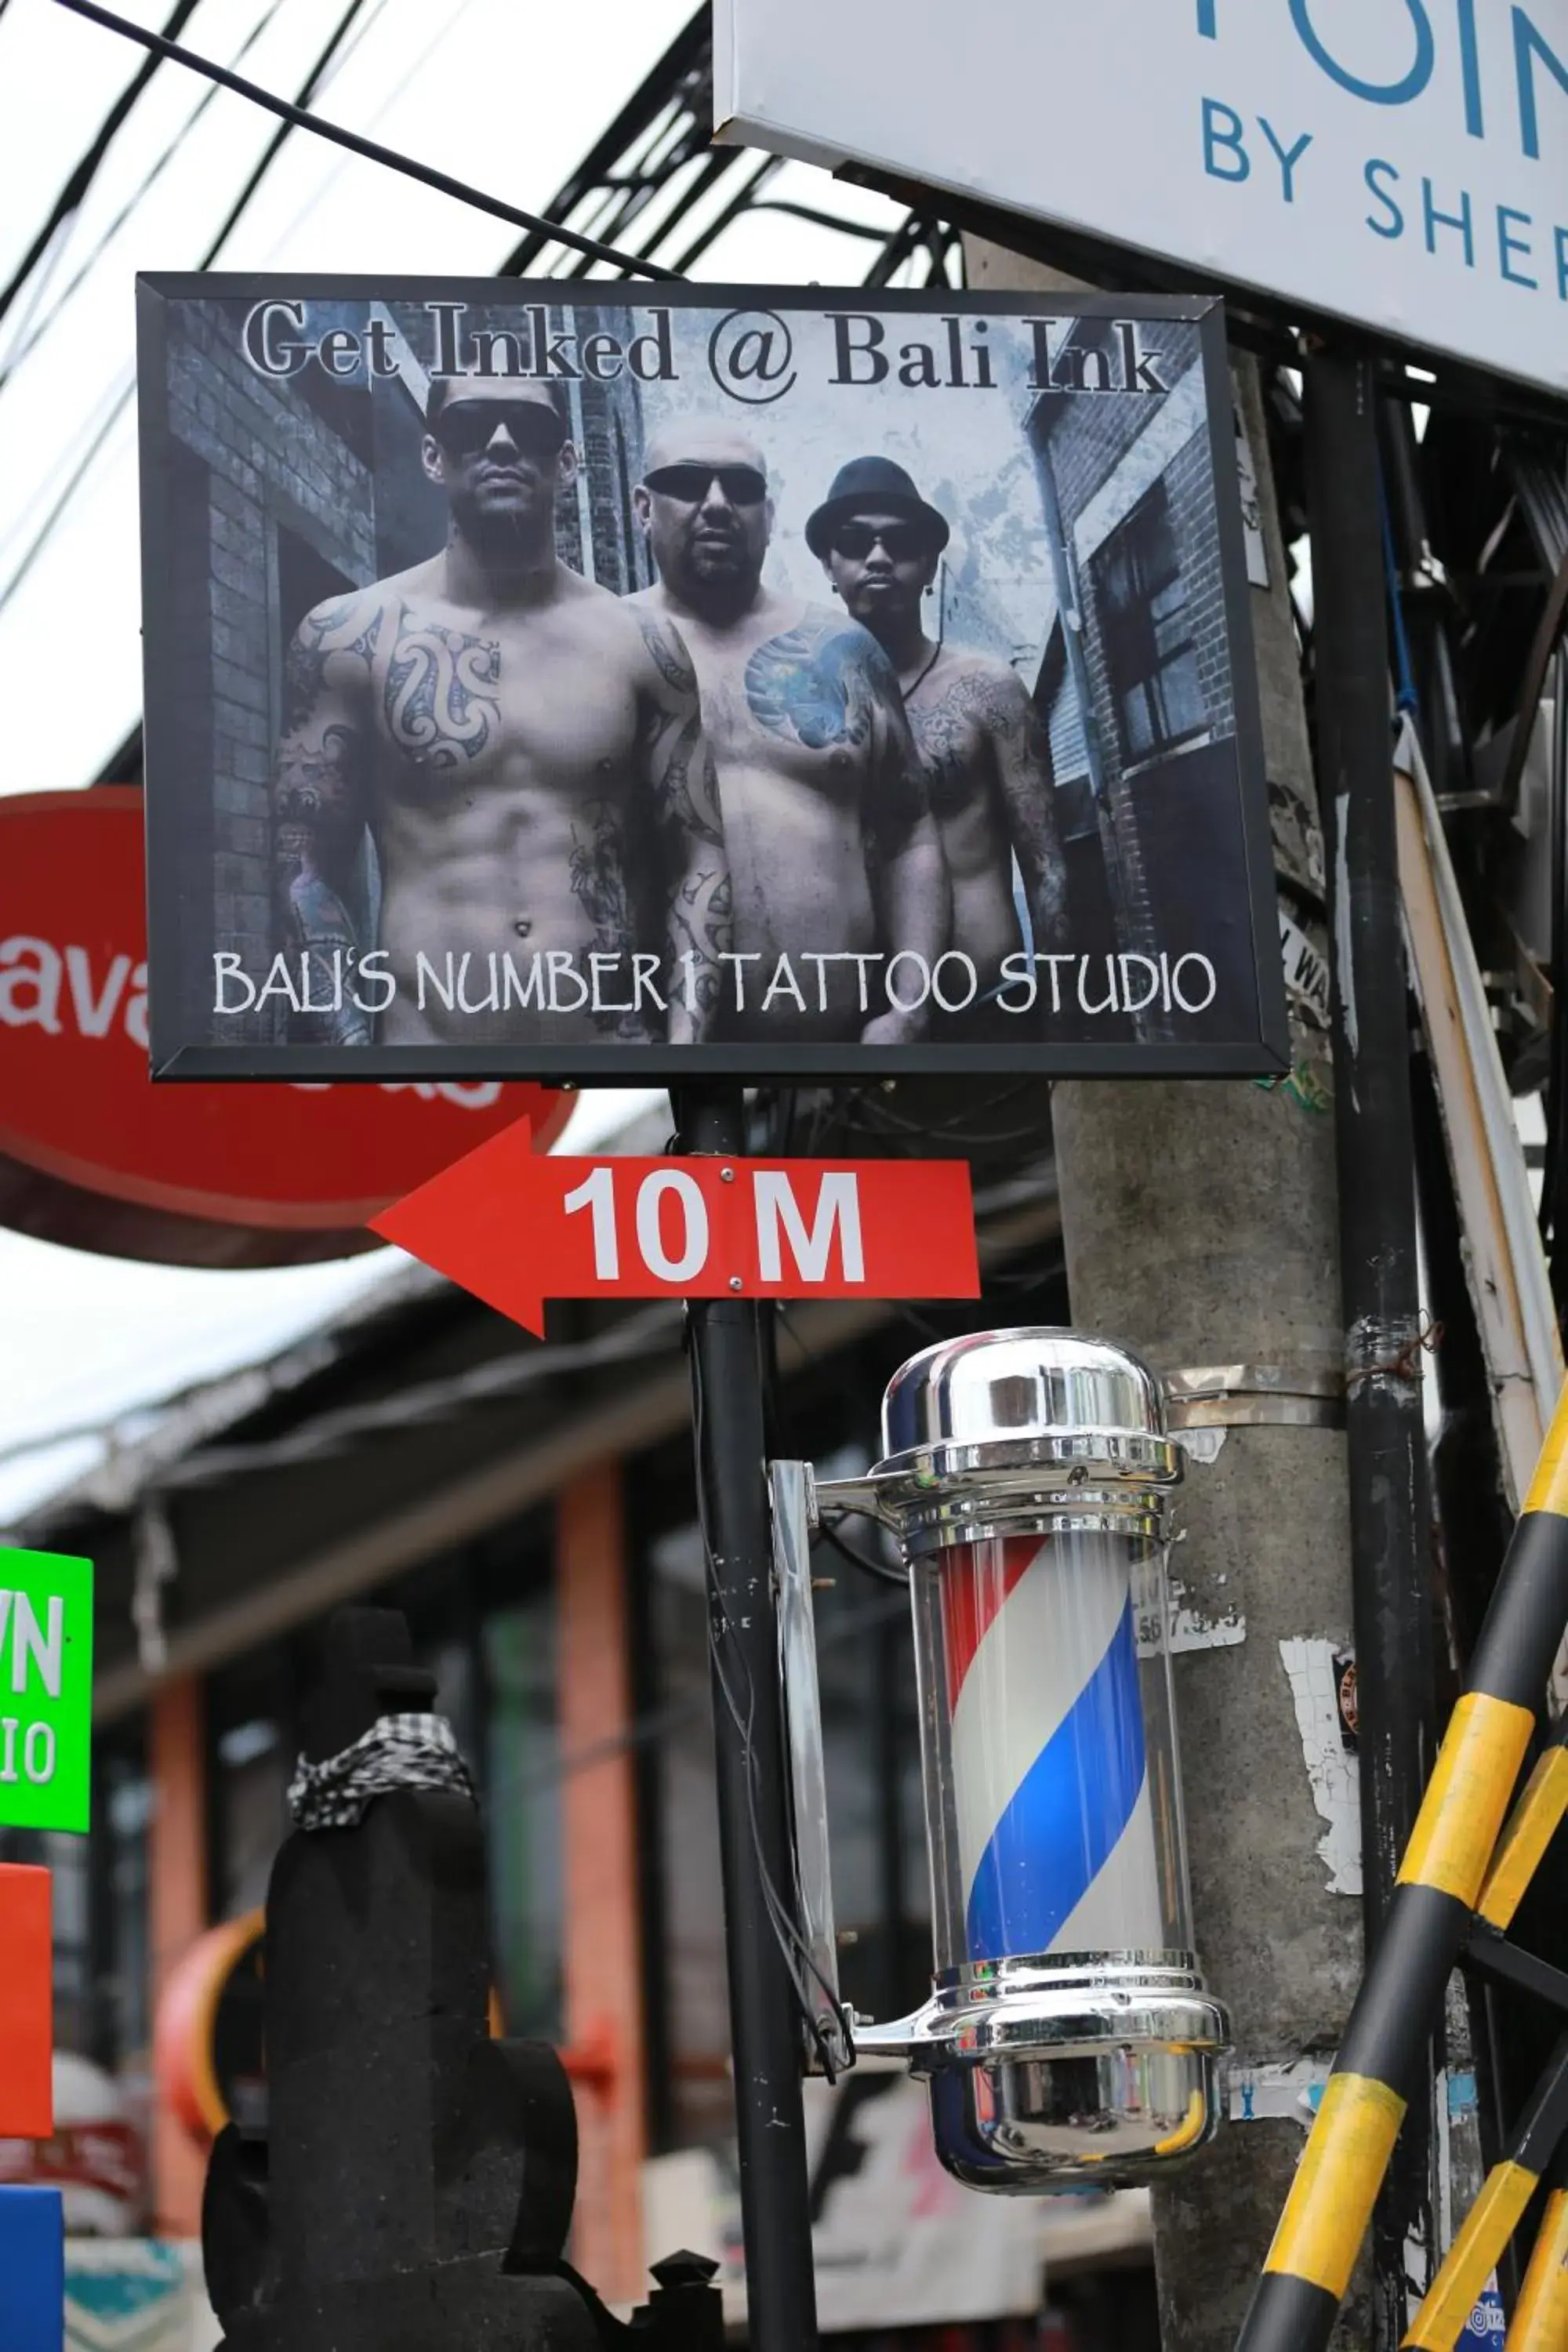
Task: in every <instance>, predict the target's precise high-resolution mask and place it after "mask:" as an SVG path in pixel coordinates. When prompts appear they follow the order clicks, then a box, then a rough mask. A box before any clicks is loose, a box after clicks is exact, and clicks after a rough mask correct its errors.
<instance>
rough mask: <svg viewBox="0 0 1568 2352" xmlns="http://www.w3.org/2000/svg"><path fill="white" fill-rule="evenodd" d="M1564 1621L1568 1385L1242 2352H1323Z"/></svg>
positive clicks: (1567, 1613)
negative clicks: (1468, 1685) (1468, 1684)
mask: <svg viewBox="0 0 1568 2352" xmlns="http://www.w3.org/2000/svg"><path fill="white" fill-rule="evenodd" d="M1565 1622H1568V1388H1564V1391H1563V1395H1562V1397H1561V1398H1560V1399H1559V1400H1558V1405H1557V1411H1556V1412H1555V1414H1554V1415H1553V1417H1552V1427H1551V1429H1550V1431H1549V1432H1548V1433H1547V1438H1546V1444H1545V1445H1544V1446H1543V1448H1542V1455H1541V1461H1540V1464H1539V1465H1538V1467H1537V1469H1536V1473H1535V1476H1534V1479H1533V1480H1532V1482H1531V1488H1530V1492H1529V1494H1528V1495H1527V1496H1525V1501H1524V1509H1523V1510H1522V1512H1521V1515H1520V1517H1519V1520H1518V1522H1517V1524H1516V1526H1515V1528H1514V1531H1513V1536H1512V1539H1511V1541H1510V1544H1509V1548H1508V1553H1507V1557H1506V1558H1505V1559H1504V1561H1503V1564H1502V1570H1501V1573H1500V1576H1499V1578H1498V1585H1497V1591H1495V1592H1494V1593H1493V1595H1492V1600H1491V1605H1490V1607H1489V1610H1488V1612H1487V1617H1486V1622H1485V1624H1484V1625H1483V1626H1482V1628H1481V1633H1480V1639H1479V1642H1478V1643H1477V1644H1476V1653H1475V1657H1474V1659H1473V1661H1472V1664H1471V1670H1470V1687H1469V1688H1468V1691H1467V1692H1466V1694H1465V1696H1464V1697H1463V1698H1461V1699H1460V1701H1459V1703H1458V1706H1456V1707H1455V1709H1454V1713H1453V1716H1452V1718H1451V1719H1450V1722H1449V1725H1448V1728H1447V1733H1446V1734H1445V1736H1444V1739H1443V1745H1442V1748H1440V1750H1439V1751H1438V1756H1437V1762H1436V1769H1434V1771H1433V1774H1432V1778H1431V1780H1430V1782H1429V1783H1428V1785H1427V1789H1426V1796H1425V1798H1424V1799H1423V1801H1422V1805H1421V1811H1420V1813H1419V1815H1418V1816H1417V1819H1416V1822H1415V1829H1414V1831H1413V1832H1412V1833H1411V1838H1410V1843H1409V1845H1408V1847H1407V1849H1406V1851H1405V1859H1404V1861H1403V1863H1402V1864H1401V1865H1400V1869H1399V1876H1398V1880H1397V1882H1396V1884H1395V1886H1394V1901H1393V1904H1392V1906H1391V1907H1390V1909H1389V1914H1388V1919H1387V1924H1386V1925H1385V1927H1384V1932H1383V1937H1382V1940H1381V1942H1380V1943H1379V1945H1378V1948H1377V1950H1376V1952H1375V1953H1374V1954H1373V1958H1372V1961H1371V1963H1370V1965H1369V1966H1368V1969H1367V1972H1366V1975H1365V1977H1364V1978H1363V1980H1362V1988H1361V1991H1360V1992H1359V1994H1358V1995H1357V1997H1356V2002H1355V2007H1354V2008H1353V2010H1352V2011H1351V2020H1350V2023H1349V2025H1348V2026H1347V2028H1346V2030H1345V2038H1344V2041H1343V2042H1342V2045H1341V2049H1340V2053H1339V2057H1338V2060H1337V2062H1336V2064H1335V2067H1334V2071H1333V2073H1332V2074H1331V2076H1330V2078H1329V2081H1328V2084H1327V2085H1326V2086H1325V2088H1324V2092H1323V2098H1322V2104H1321V2106H1320V2107H1319V2110H1318V2114H1317V2116H1316V2118H1315V2120H1314V2122H1313V2125H1312V2129H1311V2132H1310V2136H1309V2137H1308V2141H1307V2147H1306V2150H1305V2153H1304V2154H1303V2156H1302V2158H1301V2162H1300V2168H1299V2169H1298V2171H1297V2174H1296V2178H1295V2179H1294V2181H1293V2182H1292V2183H1291V2187H1290V2193H1289V2197H1288V2198H1287V2200H1286V2202H1285V2210H1284V2212H1283V2214H1282V2215H1281V2216H1280V2221H1279V2228H1278V2230H1277V2231H1275V2233H1274V2242H1273V2244H1272V2246H1271V2247H1270V2248H1269V2250H1268V2260H1267V2262H1266V2263H1265V2265H1264V2271H1263V2275H1262V2277H1261V2278H1260V2279H1259V2280H1258V2287H1257V2290H1256V2292H1255V2294H1254V2295H1253V2298H1252V2303H1251V2306H1250V2308H1249V2309H1248V2312H1247V2318H1246V2320H1245V2322H1244V2324H1243V2326H1242V2331H1241V2334H1240V2336H1239V2337H1238V2338H1237V2352H1326V2347H1327V2345H1328V2341H1329V2337H1330V2335H1331V2332H1332V2329H1333V2325H1334V2319H1335V2315H1336V2314H1337V2313H1338V2310H1339V2307H1340V2305H1341V2303H1342V2300H1343V2298H1344V2293H1345V2289H1346V2288H1347V2286H1348V2285H1349V2284H1350V2276H1351V2272H1352V2268H1353V2266H1354V2263H1355V2258H1356V2255H1357V2253H1358V2252H1359V2251H1360V2248H1361V2242H1362V2240H1363V2237H1364V2236H1365V2234H1366V2229H1367V2224H1368V2222H1369V2221H1371V2219H1372V2210H1373V2205H1374V2204H1375V2202H1376V2200H1377V2193H1378V2190H1379V2189H1380V2188H1381V2186H1382V2184H1383V2177H1384V2172H1385V2171H1386V2170H1387V2168H1388V2159H1389V2157H1390V2155H1391V2154H1392V2152H1393V2148H1394V2141H1395V2139H1396V2138H1397V2137H1398V2134H1399V2126H1400V2124H1401V2123H1402V2121H1403V2120H1404V2116H1405V2104H1406V2102H1407V2100H1408V2098H1409V2096H1410V2094H1411V2091H1412V2090H1413V2088H1414V2087H1415V2078H1416V2076H1417V2074H1418V2073H1419V2072H1420V2069H1421V2067H1422V2065H1423V2063H1424V2055H1425V2052H1426V2043H1427V2041H1428V2038H1429V2037H1430V2035H1431V2034H1432V2032H1434V2031H1435V2029H1436V2025H1437V2022H1438V2021H1439V2019H1440V2018H1441V2016H1442V2012H1443V1997H1444V1989H1445V1987H1446V1986H1447V1981H1448V1977H1449V1974H1450V1972H1451V1971H1452V1969H1453V1968H1454V1965H1455V1962H1456V1961H1457V1960H1458V1956H1459V1951H1460V1948H1461V1947H1462V1946H1463V1944H1464V1941H1465V1938H1466V1936H1467V1934H1468V1930H1469V1926H1470V1915H1471V1913H1472V1911H1473V1910H1474V1909H1475V1907H1476V1905H1477V1903H1478V1902H1479V1900H1480V1897H1481V1892H1482V1888H1483V1885H1485V1884H1486V1881H1487V1875H1488V1870H1489V1865H1490V1864H1491V1861H1492V1855H1493V1850H1494V1848H1495V1847H1496V1845H1497V1843H1498V1835H1499V1832H1500V1830H1501V1828H1502V1824H1503V1817H1504V1815H1505V1813H1506V1812H1507V1811H1508V1804H1509V1799H1510V1796H1511V1795H1512V1793H1513V1788H1514V1783H1515V1782H1516V1780H1518V1778H1519V1771H1520V1767H1521V1764H1522V1763H1523V1761H1524V1757H1525V1752H1526V1749H1527V1748H1528V1747H1529V1745H1530V1739H1531V1732H1532V1731H1533V1729H1534V1725H1535V1711H1536V1708H1537V1706H1538V1705H1539V1704H1540V1700H1541V1696H1542V1691H1543V1690H1544V1687H1545V1684H1546V1677H1547V1675H1548V1674H1549V1672H1550V1671H1551V1666H1552V1658H1553V1657H1554V1655H1555V1654H1556V1650H1557V1645H1558V1643H1559V1642H1560V1641H1561V1640H1562V1637H1563V1626H1564V1623H1565Z"/></svg>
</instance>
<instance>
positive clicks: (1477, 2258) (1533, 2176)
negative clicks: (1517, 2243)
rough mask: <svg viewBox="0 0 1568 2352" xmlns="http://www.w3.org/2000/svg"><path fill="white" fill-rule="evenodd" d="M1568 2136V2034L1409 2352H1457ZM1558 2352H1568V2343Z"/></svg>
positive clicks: (1446, 2261)
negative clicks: (1532, 2201) (1483, 2296)
mask: <svg viewBox="0 0 1568 2352" xmlns="http://www.w3.org/2000/svg"><path fill="white" fill-rule="evenodd" d="M1565 2129H1568V2034H1564V2035H1563V2039H1562V2040H1561V2041H1560V2042H1558V2044H1557V2047H1556V2049H1555V2050H1554V2051H1553V2052H1552V2063H1551V2064H1550V2065H1549V2066H1548V2068H1547V2070H1546V2073H1545V2074H1544V2075H1543V2076H1542V2081H1541V2084H1540V2086H1539V2088H1538V2089H1537V2090H1536V2092H1535V2094H1534V2096H1533V2097H1532V2098H1531V2102H1530V2105H1529V2106H1528V2107H1527V2108H1526V2110H1525V2112H1524V2115H1523V2116H1522V2117H1521V2121H1520V2125H1519V2128H1518V2129H1517V2130H1516V2131H1515V2133H1514V2135H1513V2138H1512V2140H1511V2142H1510V2147H1509V2152H1508V2154H1507V2156H1506V2157H1505V2158H1503V2161H1502V2162H1501V2163H1500V2164H1496V2165H1494V2166H1493V2167H1492V2168H1491V2170H1490V2171H1489V2173H1488V2175H1487V2177H1486V2179H1485V2181H1484V2182H1483V2183H1482V2185H1481V2193H1480V2195H1479V2197H1478V2198H1477V2200H1476V2201H1475V2203H1474V2204H1473V2205H1472V2206H1471V2208H1470V2210H1469V2211H1468V2213H1467V2214H1466V2216H1465V2219H1464V2222H1463V2224H1462V2226H1461V2227H1460V2229H1459V2231H1458V2235H1457V2236H1456V2238H1455V2240H1454V2242H1453V2244H1452V2245H1451V2246H1450V2247H1449V2249H1448V2252H1447V2254H1445V2256H1444V2257H1443V2263H1442V2266H1441V2268H1440V2269H1439V2271H1438V2273H1437V2275H1436V2278H1435V2279H1434V2280H1433V2282H1432V2284H1431V2286H1430V2288H1429V2289H1428V2291H1427V2294H1426V2299H1425V2300H1424V2302H1423V2303H1422V2305H1421V2308H1420V2310H1419V2311H1418V2312H1417V2313H1416V2315H1415V2318H1414V2319H1413V2320H1412V2321H1411V2323H1410V2326H1409V2329H1408V2330H1407V2332H1406V2334H1405V2347H1406V2352H1453V2347H1454V2346H1455V2345H1456V2344H1457V2343H1458V2340H1459V2336H1460V2334H1461V2333H1462V2331H1463V2329H1464V2326H1465V2323H1466V2321H1467V2320H1468V2318H1469V2315H1470V2314H1471V2312H1472V2311H1473V2310H1474V2309H1475V2307H1476V2305H1477V2304H1478V2303H1479V2301H1480V2297H1481V2293H1482V2290H1483V2289H1484V2287H1485V2285H1486V2283H1487V2281H1488V2279H1489V2278H1490V2276H1491V2274H1492V2273H1493V2271H1495V2270H1496V2268H1497V2266H1498V2263H1500V2261H1501V2259H1502V2255H1503V2252H1504V2249H1505V2248H1506V2246H1507V2244H1508V2242H1509V2240H1510V2238H1511V2237H1512V2235H1513V2233H1514V2231H1516V2230H1517V2229H1518V2227H1519V2225H1520V2223H1521V2221H1522V2220H1523V2219H1524V2209H1525V2207H1526V2206H1527V2205H1528V2204H1529V2202H1530V2200H1531V2198H1532V2197H1533V2196H1534V2194H1535V2192H1536V2190H1537V2189H1539V2188H1540V2186H1541V2179H1542V2174H1543V2173H1544V2172H1545V2170H1546V2168H1547V2167H1548V2166H1549V2165H1550V2164H1551V2162H1552V2158H1553V2156H1554V2154H1555V2153H1556V2151H1557V2150H1558V2148H1559V2147H1561V2145H1562V2142H1563V2132H1564V2130H1565ZM1556 2352H1568V2336H1560V2337H1559V2338H1558V2339H1557V2346H1556Z"/></svg>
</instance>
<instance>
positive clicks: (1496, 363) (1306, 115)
mask: <svg viewBox="0 0 1568 2352" xmlns="http://www.w3.org/2000/svg"><path fill="white" fill-rule="evenodd" d="M714 17H715V60H714V99H715V114H716V116H717V119H718V121H719V124H720V136H721V138H723V139H726V140H729V141H732V142H746V143H749V144H752V145H755V146H760V147H765V148H770V149H772V150H773V151H775V152H778V153H781V154H789V155H798V156H803V157H805V159H806V160H808V161H810V162H813V163H826V164H827V165H828V166H830V167H832V168H835V169H837V168H838V167H839V166H841V165H843V164H847V163H853V164H858V165H860V166H862V167H864V168H866V169H868V170H869V171H871V172H873V173H877V172H880V173H883V174H886V175H890V176H898V177H900V178H904V179H918V180H921V181H924V182H927V183H929V184H931V185H933V186H936V187H939V188H942V187H944V188H950V189H953V190H955V191H958V192H961V193H963V194H969V195H972V196H976V197H979V198H981V199H983V200H984V201H985V202H987V203H989V204H994V205H1003V206H1005V207H1007V208H1008V209H1010V210H1012V211H1015V212H1022V213H1027V214H1033V215H1038V216H1040V217H1043V218H1045V219H1047V220H1050V221H1055V222H1058V223H1060V224H1062V225H1063V226H1068V227H1070V228H1073V229H1076V230H1079V232H1081V233H1083V234H1086V235H1089V236H1095V237H1100V238H1105V239H1109V240H1111V241H1114V242H1116V243H1118V244H1122V245H1130V246H1134V247H1140V248H1141V249H1142V250H1143V251H1145V252H1147V253H1150V254H1152V255H1156V256H1158V257H1161V258H1162V259H1163V260H1165V261H1166V262H1173V263H1176V264H1178V265H1183V266H1185V267H1186V268H1191V269H1194V270H1196V271H1201V272H1202V273H1203V274H1204V275H1205V278H1219V279H1223V280H1226V281H1228V282H1230V283H1232V284H1236V285H1240V286H1247V287H1253V288H1257V289H1260V290H1262V291H1264V292H1267V293H1268V294H1271V295H1274V296H1277V297H1282V298H1284V299H1286V300H1287V301H1288V302H1299V303H1300V304H1301V306H1302V307H1303V309H1305V310H1312V311H1321V312H1324V313H1327V314H1330V315H1333V316H1338V317H1341V318H1344V319H1350V320H1357V321H1360V322H1363V323H1364V324H1365V325H1367V326H1369V327H1371V328H1373V329H1374V330H1375V331H1377V332H1378V333H1379V334H1380V335H1384V336H1390V337H1393V338H1394V339H1396V340H1397V341H1401V342H1404V343H1406V344H1408V345H1411V346H1413V347H1415V350H1416V351H1418V352H1431V353H1434V354H1445V355H1448V356H1450V357H1453V358H1458V359H1461V360H1464V361H1467V362H1470V363H1472V364H1474V365H1477V366H1479V367H1482V368H1487V369H1493V370H1496V371H1497V372H1498V373H1501V374H1503V375H1507V376H1512V377H1516V378H1519V379H1521V380H1522V381H1523V382H1525V383H1531V384H1536V385H1541V386H1543V387H1546V388H1547V389H1549V390H1551V391H1553V392H1563V391H1564V390H1568V0H1521V5H1515V4H1514V0H1092V5H1084V0H1029V5H1027V6H1026V7H1021V6H1019V5H1017V0H965V5H964V7H963V9H962V10H960V11H956V12H955V11H954V10H953V9H952V7H951V6H950V5H948V0H791V5H789V6H788V7H787V8H785V7H784V6H782V5H780V4H779V0H716V5H715V10H714Z"/></svg>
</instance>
